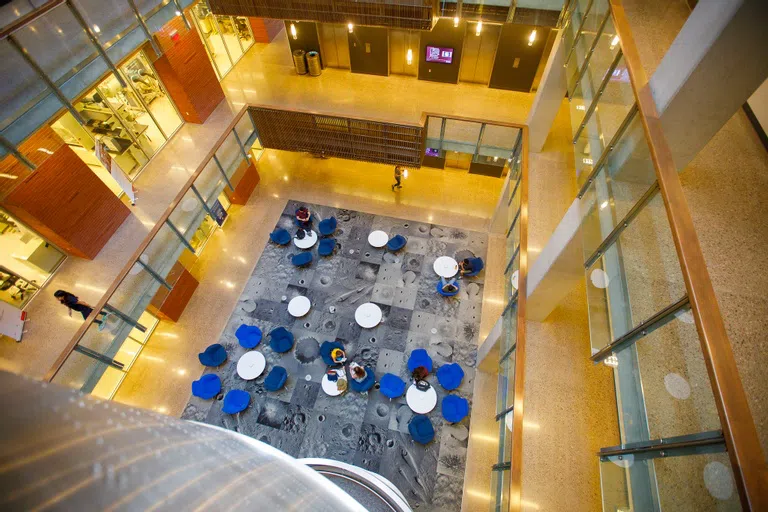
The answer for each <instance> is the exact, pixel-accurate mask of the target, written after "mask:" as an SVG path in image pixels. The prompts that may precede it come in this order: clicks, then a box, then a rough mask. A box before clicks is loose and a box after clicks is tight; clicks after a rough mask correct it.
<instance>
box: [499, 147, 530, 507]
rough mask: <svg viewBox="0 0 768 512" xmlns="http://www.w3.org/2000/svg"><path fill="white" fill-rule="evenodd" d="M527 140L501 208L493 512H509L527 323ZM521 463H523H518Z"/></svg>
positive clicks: (517, 152)
mask: <svg viewBox="0 0 768 512" xmlns="http://www.w3.org/2000/svg"><path fill="white" fill-rule="evenodd" d="M522 149H523V138H522V137H520V138H519V139H518V141H517V143H516V145H515V147H514V148H513V153H512V157H511V168H510V171H509V180H508V181H507V185H506V187H505V189H504V194H505V196H504V197H502V202H501V206H500V207H501V208H503V209H504V211H503V214H502V217H503V218H504V220H505V221H506V224H505V231H504V236H505V262H506V263H505V268H504V301H505V304H506V305H505V307H504V310H503V312H502V314H501V319H500V322H501V333H500V337H499V341H498V353H499V360H498V368H497V372H498V388H497V391H496V421H497V423H498V429H499V445H498V453H497V459H496V464H494V466H493V468H492V473H491V510H492V511H499V512H500V511H504V512H506V511H507V510H509V504H510V494H509V491H510V487H511V474H512V466H513V464H514V461H512V445H513V442H514V436H513V434H514V420H515V416H514V415H515V411H514V403H515V377H516V373H515V370H516V364H517V362H518V361H517V349H518V341H519V340H518V324H519V322H522V321H523V319H521V318H518V316H519V314H520V308H519V303H520V301H521V300H525V299H524V297H523V298H522V299H521V298H520V294H519V293H518V286H519V284H520V283H519V280H520V262H521V259H522V257H523V254H522V251H525V247H526V245H525V240H524V239H523V238H522V235H523V233H525V230H524V229H523V223H524V219H523V215H522V212H523V209H524V208H525V207H526V205H525V204H524V201H523V197H524V191H525V188H526V187H527V183H526V182H525V181H524V173H523V151H522ZM518 463H519V461H518Z"/></svg>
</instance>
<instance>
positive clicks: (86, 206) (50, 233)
mask: <svg viewBox="0 0 768 512" xmlns="http://www.w3.org/2000/svg"><path fill="white" fill-rule="evenodd" d="M2 206H3V207H4V208H6V209H7V210H8V211H9V212H10V213H11V215H13V216H15V217H17V218H18V219H19V220H21V221H22V222H24V223H25V224H27V225H29V227H31V228H32V229H34V230H35V231H37V232H39V233H40V234H41V235H43V236H44V237H45V238H47V239H48V240H50V241H51V242H53V243H54V244H56V245H58V246H59V247H60V248H61V249H63V250H64V251H66V252H67V253H68V254H71V255H74V256H79V257H81V258H88V259H93V258H95V257H96V255H97V254H98V253H99V251H100V250H101V249H102V247H104V245H106V243H107V242H108V241H109V239H110V238H112V235H113V234H114V233H115V231H117V228H119V227H120V225H121V224H122V223H123V221H124V220H125V219H126V218H127V217H128V215H130V213H131V212H130V210H129V209H128V207H127V206H125V205H124V204H123V203H122V202H121V201H120V200H119V199H118V198H117V197H116V196H115V194H114V193H112V191H111V190H109V188H107V186H106V185H105V184H104V183H103V182H102V181H101V180H100V179H99V178H98V176H96V175H95V174H94V173H93V171H91V169H90V168H88V166H87V165H86V164H85V163H84V162H83V161H82V160H81V159H80V158H79V157H78V156H77V155H76V154H75V152H74V151H72V150H71V149H70V148H69V146H66V145H64V146H61V147H60V148H59V149H57V150H56V151H55V152H54V154H53V155H49V156H48V158H47V159H46V160H45V161H44V162H43V163H42V164H41V165H40V166H39V167H38V168H37V170H36V171H35V172H33V173H31V174H30V175H29V176H27V178H26V179H25V180H23V181H22V182H21V183H19V185H18V186H16V187H15V188H14V189H13V191H11V193H10V194H8V195H7V197H5V198H4V199H3V201H2Z"/></svg>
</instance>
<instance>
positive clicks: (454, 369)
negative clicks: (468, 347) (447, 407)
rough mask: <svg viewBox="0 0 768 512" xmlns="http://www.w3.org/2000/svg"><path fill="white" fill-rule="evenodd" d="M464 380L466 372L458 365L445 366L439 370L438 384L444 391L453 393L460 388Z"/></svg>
mask: <svg viewBox="0 0 768 512" xmlns="http://www.w3.org/2000/svg"><path fill="white" fill-rule="evenodd" d="M463 378H464V370H462V369H461V366H459V364H458V363H451V364H444V365H443V366H441V367H440V368H438V369H437V382H439V383H440V385H441V386H443V389H446V390H448V391H452V390H454V389H456V388H457V387H459V385H460V384H461V380H462V379H463Z"/></svg>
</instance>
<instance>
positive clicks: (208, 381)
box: [192, 373, 221, 400]
mask: <svg viewBox="0 0 768 512" xmlns="http://www.w3.org/2000/svg"><path fill="white" fill-rule="evenodd" d="M219 391H221V379H220V378H219V376H218V375H216V374H215V373H208V374H206V375H203V376H202V377H200V380H196V381H194V382H193V383H192V394H193V395H194V396H196V397H198V398H203V399H205V400H208V399H209V398H213V397H215V396H216V395H218V394H219Z"/></svg>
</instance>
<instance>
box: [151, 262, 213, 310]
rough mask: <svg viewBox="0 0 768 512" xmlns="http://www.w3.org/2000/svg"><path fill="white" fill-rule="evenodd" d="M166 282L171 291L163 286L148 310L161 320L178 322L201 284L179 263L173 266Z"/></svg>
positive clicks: (153, 298)
mask: <svg viewBox="0 0 768 512" xmlns="http://www.w3.org/2000/svg"><path fill="white" fill-rule="evenodd" d="M166 281H167V282H168V284H170V285H171V290H170V291H169V290H168V289H167V288H165V287H164V286H161V287H160V288H159V289H158V290H157V293H155V296H154V297H152V301H151V302H150V303H149V306H148V307H147V310H148V311H149V312H150V313H152V314H153V315H155V316H156V317H158V318H160V319H161V320H167V321H169V322H178V321H179V318H181V314H182V313H184V309H186V307H187V304H188V303H189V301H190V299H191V298H192V295H193V294H194V293H195V290H197V286H198V285H199V284H200V283H199V282H198V281H197V279H195V278H194V276H193V275H192V274H190V273H189V271H188V270H187V269H186V268H184V265H182V264H181V263H179V262H176V263H175V264H174V265H173V268H172V269H171V271H170V272H169V273H168V277H167V278H166Z"/></svg>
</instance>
